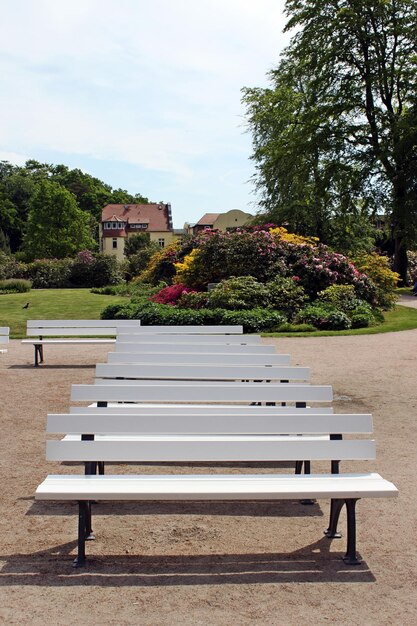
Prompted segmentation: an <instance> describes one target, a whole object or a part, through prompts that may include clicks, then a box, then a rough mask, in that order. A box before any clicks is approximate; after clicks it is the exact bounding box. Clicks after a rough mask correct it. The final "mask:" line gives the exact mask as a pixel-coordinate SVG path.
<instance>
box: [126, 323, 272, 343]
mask: <svg viewBox="0 0 417 626" xmlns="http://www.w3.org/2000/svg"><path fill="white" fill-rule="evenodd" d="M142 328H144V327H142ZM260 341H261V336H260V335H191V334H189V333H187V334H183V335H161V334H151V333H150V334H147V335H138V334H133V333H130V332H127V331H126V332H124V331H123V332H119V334H118V337H117V342H118V343H129V344H130V345H132V346H133V345H135V344H136V345H138V346H139V345H141V344H143V343H150V342H151V343H162V344H167V343H175V344H181V345H182V344H196V343H201V344H205V343H206V344H209V345H212V344H213V345H214V344H220V345H227V344H231V345H235V344H242V345H254V344H255V345H256V344H259V343H260Z"/></svg>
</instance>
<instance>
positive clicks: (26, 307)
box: [22, 302, 30, 309]
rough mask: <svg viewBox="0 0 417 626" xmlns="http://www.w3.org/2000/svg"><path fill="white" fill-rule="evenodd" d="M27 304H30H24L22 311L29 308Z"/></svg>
mask: <svg viewBox="0 0 417 626" xmlns="http://www.w3.org/2000/svg"><path fill="white" fill-rule="evenodd" d="M29 304H30V302H26V304H25V305H24V306H22V309H28V308H29Z"/></svg>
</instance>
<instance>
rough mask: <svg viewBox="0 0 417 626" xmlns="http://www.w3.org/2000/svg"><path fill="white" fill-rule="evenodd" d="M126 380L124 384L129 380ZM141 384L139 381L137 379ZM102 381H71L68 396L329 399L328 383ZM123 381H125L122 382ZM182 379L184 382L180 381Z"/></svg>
mask: <svg viewBox="0 0 417 626" xmlns="http://www.w3.org/2000/svg"><path fill="white" fill-rule="evenodd" d="M128 382H129V384H126V383H128ZM141 382H142V383H144V384H140V383H141ZM102 383H103V384H95V385H72V388H71V400H74V401H76V402H83V401H88V402H159V403H161V402H182V403H187V402H196V403H207V402H210V403H216V402H217V403H229V402H233V403H250V402H331V401H332V399H333V392H332V388H331V386H329V385H322V386H318V385H296V384H286V383H282V384H281V383H274V382H271V383H250V382H249V383H240V382H232V383H229V382H228V383H218V382H215V383H214V382H205V381H201V382H199V383H198V384H194V385H193V384H190V383H189V382H188V381H176V382H175V383H173V384H170V383H168V382H167V383H161V381H151V380H149V381H148V380H146V381H135V384H130V381H117V384H112V383H110V382H109V381H107V380H103V381H102ZM123 383H125V384H123ZM181 383H183V384H181Z"/></svg>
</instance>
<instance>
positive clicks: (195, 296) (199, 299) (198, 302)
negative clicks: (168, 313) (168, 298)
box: [177, 291, 208, 309]
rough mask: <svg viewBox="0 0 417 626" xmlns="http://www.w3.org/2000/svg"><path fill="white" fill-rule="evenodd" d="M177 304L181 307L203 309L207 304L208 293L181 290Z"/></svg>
mask: <svg viewBox="0 0 417 626" xmlns="http://www.w3.org/2000/svg"><path fill="white" fill-rule="evenodd" d="M177 306H179V307H181V308H182V309H205V308H207V306H208V293H206V292H203V291H183V292H182V295H181V298H180V299H179V300H178V302H177Z"/></svg>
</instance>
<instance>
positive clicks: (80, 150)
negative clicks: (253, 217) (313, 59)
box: [0, 0, 289, 228]
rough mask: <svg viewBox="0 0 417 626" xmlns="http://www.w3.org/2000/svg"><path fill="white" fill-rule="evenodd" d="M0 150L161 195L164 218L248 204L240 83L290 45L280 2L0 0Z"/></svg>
mask: <svg viewBox="0 0 417 626" xmlns="http://www.w3.org/2000/svg"><path fill="white" fill-rule="evenodd" d="M0 9H1V22H2V29H1V30H2V36H1V38H0V76H1V79H0V119H1V127H0V160H7V161H10V162H11V163H14V164H18V165H20V164H22V165H23V164H24V162H25V161H26V160H27V159H35V160H37V161H40V162H42V163H53V164H58V163H63V164H65V165H67V166H68V167H70V168H79V169H81V170H82V171H84V172H87V173H89V174H91V175H93V176H96V177H97V178H100V179H101V180H103V181H104V182H106V183H108V184H109V185H111V186H112V187H113V188H122V189H126V190H127V191H129V193H132V194H135V193H140V194H142V195H144V196H146V197H148V198H149V199H150V200H151V201H154V202H160V201H163V202H170V203H171V206H172V213H173V221H174V227H175V228H181V227H182V226H183V224H184V222H186V221H187V222H191V223H192V222H196V221H198V220H199V219H200V217H202V215H204V213H220V212H224V211H228V210H230V209H241V210H243V211H247V212H249V213H256V210H257V207H256V195H255V193H254V188H253V184H252V182H251V181H250V179H251V177H252V176H253V174H254V164H253V162H252V161H251V160H250V155H251V152H252V144H251V136H250V133H249V132H248V131H247V129H246V126H245V109H244V106H243V104H242V102H241V97H242V94H241V89H242V87H267V86H268V78H267V72H268V71H269V70H270V69H272V68H273V67H275V66H276V64H277V63H278V61H279V55H280V52H281V51H282V49H283V48H284V46H285V45H287V44H288V42H289V35H288V34H285V35H284V34H283V33H282V30H283V28H284V25H285V21H286V20H285V16H284V13H283V9H284V0H13V2H10V0H0Z"/></svg>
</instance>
